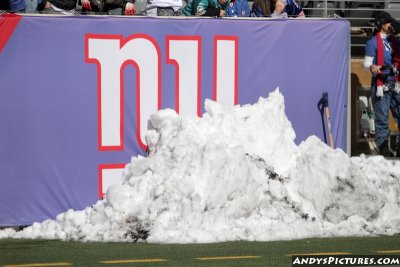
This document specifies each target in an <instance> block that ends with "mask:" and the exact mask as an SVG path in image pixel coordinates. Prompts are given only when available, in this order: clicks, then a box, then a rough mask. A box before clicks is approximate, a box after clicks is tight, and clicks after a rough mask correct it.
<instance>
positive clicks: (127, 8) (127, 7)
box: [82, 0, 136, 16]
mask: <svg viewBox="0 0 400 267" xmlns="http://www.w3.org/2000/svg"><path fill="white" fill-rule="evenodd" d="M134 3H135V1H134V0H82V11H84V12H90V11H93V12H96V13H106V14H108V15H126V16H131V15H134V14H135V13H136V8H135V5H134Z"/></svg>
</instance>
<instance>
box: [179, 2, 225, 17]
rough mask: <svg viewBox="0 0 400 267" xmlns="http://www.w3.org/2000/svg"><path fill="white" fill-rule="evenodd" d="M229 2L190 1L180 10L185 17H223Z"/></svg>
mask: <svg viewBox="0 0 400 267" xmlns="http://www.w3.org/2000/svg"><path fill="white" fill-rule="evenodd" d="M229 1H230V0H192V1H190V2H188V4H187V5H186V6H185V7H184V8H183V9H182V13H183V14H184V15H185V16H205V17H224V16H225V10H226V8H227V6H228V5H229Z"/></svg>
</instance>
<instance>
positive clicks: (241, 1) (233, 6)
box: [226, 0, 250, 17]
mask: <svg viewBox="0 0 400 267" xmlns="http://www.w3.org/2000/svg"><path fill="white" fill-rule="evenodd" d="M226 16H227V17H250V7H249V3H248V2H247V0H235V1H233V2H232V1H231V2H230V3H229V5H228V7H227V9H226Z"/></svg>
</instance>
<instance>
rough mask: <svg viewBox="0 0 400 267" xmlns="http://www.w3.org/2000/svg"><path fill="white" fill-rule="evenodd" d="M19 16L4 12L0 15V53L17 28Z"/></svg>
mask: <svg viewBox="0 0 400 267" xmlns="http://www.w3.org/2000/svg"><path fill="white" fill-rule="evenodd" d="M21 18H22V17H21V16H19V15H16V14H4V15H1V17H0V53H1V52H2V51H3V48H4V47H5V46H6V44H7V42H8V39H10V37H11V35H12V34H13V32H14V30H15V28H17V26H18V23H19V21H20V20H21Z"/></svg>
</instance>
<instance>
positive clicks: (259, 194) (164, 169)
mask: <svg viewBox="0 0 400 267" xmlns="http://www.w3.org/2000/svg"><path fill="white" fill-rule="evenodd" d="M205 109H206V113H205V114H204V115H203V117H202V118H197V117H185V116H178V115H177V114H176V113H175V111H173V110H169V109H167V110H162V111H159V112H158V113H156V114H154V115H152V116H151V120H150V123H149V124H150V129H149V133H148V135H147V139H146V140H147V143H148V145H149V148H150V155H149V156H148V157H141V156H138V157H133V158H132V161H131V163H130V164H128V165H127V166H126V167H125V170H124V175H123V184H122V185H116V186H112V187H111V188H110V189H109V190H108V191H107V194H106V199H105V200H103V201H99V202H98V203H97V204H96V205H94V206H93V207H88V208H86V209H85V210H83V211H73V210H68V211H67V212H65V213H62V214H59V215H58V216H57V218H56V219H55V220H47V221H44V222H42V223H35V224H33V225H32V226H30V227H28V228H25V229H24V230H23V231H19V232H15V231H14V230H11V229H6V230H3V231H0V238H45V239H62V240H81V241H105V242H106V241H107V242H108V241H139V242H140V241H146V242H160V243H192V242H220V241H228V240H259V241H269V240H282V239H298V238H306V237H327V236H360V235H378V234H384V235H393V234H395V233H398V232H399V231H400V205H399V199H400V195H399V194H400V183H399V178H400V163H398V162H397V161H387V160H385V159H384V158H383V157H381V156H373V157H368V158H366V157H365V156H360V157H349V156H348V155H347V154H346V153H344V152H343V151H342V150H340V149H335V150H333V149H331V148H330V147H329V146H327V145H326V144H324V143H323V142H321V141H320V140H319V139H318V138H317V137H315V136H311V137H309V138H308V139H307V140H306V141H304V142H303V143H301V144H300V145H299V146H297V145H296V144H295V143H294V139H295V133H294V131H293V129H292V126H291V123H290V122H289V120H288V119H287V117H286V115H285V107H284V99H283V96H282V95H281V94H280V92H279V90H278V89H277V90H275V91H274V92H272V93H270V95H269V97H268V98H267V99H265V98H260V99H259V101H258V102H257V103H256V104H254V105H244V106H235V107H225V106H221V105H219V104H217V103H215V102H212V101H209V100H207V101H206V102H205Z"/></svg>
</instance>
